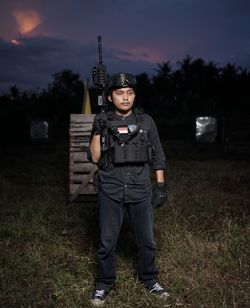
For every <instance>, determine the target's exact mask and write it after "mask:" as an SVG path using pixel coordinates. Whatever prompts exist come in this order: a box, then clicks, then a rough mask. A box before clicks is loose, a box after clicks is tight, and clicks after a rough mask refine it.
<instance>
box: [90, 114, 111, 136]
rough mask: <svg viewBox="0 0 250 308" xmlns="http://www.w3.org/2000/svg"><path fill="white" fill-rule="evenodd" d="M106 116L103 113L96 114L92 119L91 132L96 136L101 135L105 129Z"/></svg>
mask: <svg viewBox="0 0 250 308" xmlns="http://www.w3.org/2000/svg"><path fill="white" fill-rule="evenodd" d="M107 122H108V119H107V115H106V113H104V112H100V113H97V114H96V116H95V118H94V123H93V132H94V133H95V134H97V135H101V134H102V132H103V131H104V129H105V127H107Z"/></svg>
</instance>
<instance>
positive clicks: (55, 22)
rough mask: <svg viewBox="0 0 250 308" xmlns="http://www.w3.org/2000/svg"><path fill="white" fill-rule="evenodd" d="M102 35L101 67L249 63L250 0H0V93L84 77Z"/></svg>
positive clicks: (134, 68) (149, 70) (128, 68)
mask: <svg viewBox="0 0 250 308" xmlns="http://www.w3.org/2000/svg"><path fill="white" fill-rule="evenodd" d="M98 35H101V36H102V43H103V57H104V62H105V64H106V65H107V70H108V73H114V72H117V71H128V72H131V73H134V74H140V73H142V72H146V73H148V74H149V75H150V76H151V75H152V74H154V73H155V69H157V63H163V62H166V61H170V62H171V63H172V65H175V64H176V63H177V62H178V61H181V60H183V58H185V57H186V56H187V55H190V56H191V57H192V58H193V59H196V58H199V57H201V58H203V59H204V60H206V61H214V62H215V63H216V64H217V65H218V66H223V65H225V64H226V63H228V62H231V63H235V64H236V65H237V66H242V67H244V68H247V69H250V0H131V1H123V0H72V1H69V0H50V1H49V0H5V1H4V0H0V93H3V92H6V90H7V89H8V88H9V87H10V86H11V85H14V84H16V85H17V87H18V88H20V89H21V90H26V89H33V90H37V89H39V88H40V89H43V88H45V89H47V86H48V83H50V82H51V81H52V80H53V78H52V77H51V75H52V74H54V73H56V72H59V71H61V70H63V69H72V70H73V71H74V72H76V73H79V74H80V77H81V78H82V79H86V78H89V79H91V68H92V67H93V66H94V65H96V63H97V61H98V55H97V36H98Z"/></svg>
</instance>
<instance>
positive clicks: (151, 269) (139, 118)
mask: <svg viewBox="0 0 250 308" xmlns="http://www.w3.org/2000/svg"><path fill="white" fill-rule="evenodd" d="M107 90H108V93H107V96H108V100H109V102H110V103H112V104H113V107H114V111H113V112H109V113H107V114H106V113H104V112H101V113H99V114H97V115H96V116H95V119H94V123H93V128H92V135H91V140H90V145H89V153H90V160H91V161H92V162H93V163H96V164H97V165H98V167H99V172H98V182H99V193H98V200H99V219H100V245H99V250H98V265H99V267H98V273H97V277H96V281H95V282H96V284H95V290H94V292H93V295H92V298H91V302H92V303H93V304H94V305H96V306H99V305H102V304H103V303H104V302H105V299H106V297H107V295H108V293H109V291H110V289H111V286H112V284H113V283H114V281H115V279H116V264H115V249H116V244H117V240H118V236H119V232H120V229H121V226H122V222H123V218H124V213H125V210H127V211H128V214H129V218H130V220H131V223H132V226H133V231H134V235H135V241H136V245H137V271H138V276H139V279H140V281H141V282H142V284H143V285H144V287H146V289H147V290H148V291H149V293H151V294H155V295H157V296H159V297H162V298H167V297H168V296H169V291H168V290H167V289H166V288H165V287H163V286H162V285H161V284H160V283H159V281H158V274H159V271H158V269H157V267H156V265H155V252H156V246H155V242H154V235H153V206H152V184H151V178H150V166H151V167H152V168H153V170H154V172H155V178H156V185H155V190H154V206H155V207H160V206H162V205H163V204H164V202H165V201H166V199H167V189H166V180H165V166H166V163H165V155H164V151H163V149H162V145H161V142H160V139H159V136H158V131H157V127H156V125H155V122H154V120H153V119H152V118H151V117H150V116H149V115H147V114H146V113H144V112H143V111H141V110H138V109H135V108H134V102H135V96H136V94H135V91H136V79H135V77H134V76H133V75H131V74H128V73H118V74H115V75H113V76H112V77H111V78H110V79H109V81H108V86H107ZM105 138H106V140H105ZM107 139H108V140H107ZM107 144H108V146H105V145H107Z"/></svg>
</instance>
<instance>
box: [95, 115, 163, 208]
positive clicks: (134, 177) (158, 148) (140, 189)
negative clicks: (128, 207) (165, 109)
mask: <svg viewBox="0 0 250 308" xmlns="http://www.w3.org/2000/svg"><path fill="white" fill-rule="evenodd" d="M113 120H114V123H115V125H116V126H117V127H119V126H121V127H126V126H128V125H136V124H137V123H136V117H135V114H134V113H132V114H130V115H128V116H126V117H122V116H120V115H115V116H114V119H113ZM141 129H142V130H143V131H144V132H146V133H147V136H148V140H149V142H150V144H151V147H152V160H151V163H150V165H149V163H139V164H122V165H116V164H111V165H110V166H107V167H104V168H101V169H100V170H99V188H100V190H101V191H102V192H103V193H104V194H106V195H108V196H109V197H110V198H112V199H114V200H116V201H122V200H123V201H125V202H138V201H143V200H144V199H146V198H147V197H148V196H150V195H151V192H152V184H151V176H150V171H151V170H150V167H152V169H153V170H165V169H166V160H165V154H164V151H163V149H162V145H161V141H160V138H159V135H158V130H157V127H156V124H155V122H154V120H153V119H152V117H150V116H149V115H148V114H146V113H143V114H142V122H141Z"/></svg>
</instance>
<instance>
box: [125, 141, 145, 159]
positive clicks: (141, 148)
mask: <svg viewBox="0 0 250 308" xmlns="http://www.w3.org/2000/svg"><path fill="white" fill-rule="evenodd" d="M126 161H127V162H128V163H146V162H148V149H147V147H146V146H145V145H139V144H129V145H127V146H126Z"/></svg>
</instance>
